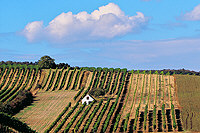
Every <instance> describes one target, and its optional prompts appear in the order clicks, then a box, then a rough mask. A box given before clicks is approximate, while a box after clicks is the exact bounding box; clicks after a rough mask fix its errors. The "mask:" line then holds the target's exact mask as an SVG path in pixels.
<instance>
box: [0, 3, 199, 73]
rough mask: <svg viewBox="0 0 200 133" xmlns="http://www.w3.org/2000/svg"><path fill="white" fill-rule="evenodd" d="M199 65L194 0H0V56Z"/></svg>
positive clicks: (140, 65)
mask: <svg viewBox="0 0 200 133" xmlns="http://www.w3.org/2000/svg"><path fill="white" fill-rule="evenodd" d="M44 55H49V56H50V57H52V58H54V59H55V62H56V63H61V62H62V63H68V64H69V65H71V66H80V67H85V66H88V67H108V68H111V67H113V68H128V69H129V70H131V69H135V70H138V69H142V70H144V69H147V70H152V69H154V70H155V69H182V68H184V69H189V70H195V71H200V67H199V66H200V61H199V59H200V2H199V1H197V0H118V1H113V0H103V1H100V0H84V1H81V0H42V1H41V0H17V1H16V0H9V1H8V0H1V1H0V60H2V61H29V62H30V61H31V62H35V61H38V60H39V59H40V58H41V57H42V56H44Z"/></svg>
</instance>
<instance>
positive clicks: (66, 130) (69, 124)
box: [64, 103, 86, 133]
mask: <svg viewBox="0 0 200 133" xmlns="http://www.w3.org/2000/svg"><path fill="white" fill-rule="evenodd" d="M85 106H86V103H84V104H83V105H82V106H81V107H80V108H79V110H78V111H77V112H76V114H75V115H74V116H73V117H72V119H71V120H70V122H69V123H68V124H67V126H66V127H65V130H64V133H66V132H68V131H69V129H70V127H71V126H72V124H73V123H74V121H75V120H76V118H77V117H78V115H79V114H80V113H81V112H82V111H83V109H84V108H85Z"/></svg>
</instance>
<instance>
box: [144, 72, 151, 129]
mask: <svg viewBox="0 0 200 133" xmlns="http://www.w3.org/2000/svg"><path fill="white" fill-rule="evenodd" d="M149 74H150V83H149V92H148V97H147V104H146V106H145V111H144V125H143V127H144V130H146V124H147V113H148V106H149V97H150V93H151V71H150V72H149Z"/></svg>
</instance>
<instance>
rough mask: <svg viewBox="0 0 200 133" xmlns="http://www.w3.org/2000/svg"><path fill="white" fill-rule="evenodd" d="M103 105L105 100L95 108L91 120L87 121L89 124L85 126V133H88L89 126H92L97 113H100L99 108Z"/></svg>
mask: <svg viewBox="0 0 200 133" xmlns="http://www.w3.org/2000/svg"><path fill="white" fill-rule="evenodd" d="M102 103H103V100H101V101H100V102H99V103H98V105H97V106H96V107H95V109H94V111H93V112H92V114H91V115H90V117H89V119H88V120H87V122H86V124H85V126H84V133H86V132H87V130H88V128H89V126H90V124H91V122H92V120H93V118H94V116H95V115H96V113H97V111H98V110H99V108H100V107H101V105H102Z"/></svg>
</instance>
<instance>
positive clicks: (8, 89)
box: [0, 69, 21, 99]
mask: <svg viewBox="0 0 200 133" xmlns="http://www.w3.org/2000/svg"><path fill="white" fill-rule="evenodd" d="M14 70H15V71H16V73H14V72H13V73H12V75H11V78H10V80H9V81H8V84H7V85H6V86H5V87H4V89H3V90H4V91H3V90H2V91H3V93H1V95H0V99H2V98H3V97H4V96H5V95H7V94H8V93H9V92H10V91H11V89H12V87H13V86H11V85H12V83H13V82H12V81H13V79H14V77H15V76H14V75H17V77H18V76H19V74H20V72H19V71H20V70H21V69H20V70H19V69H14ZM16 81H17V80H14V83H15V82H16ZM9 86H11V87H10V88H9Z"/></svg>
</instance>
